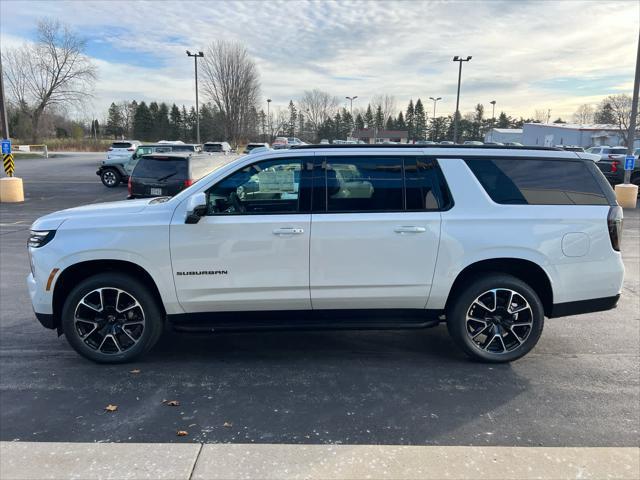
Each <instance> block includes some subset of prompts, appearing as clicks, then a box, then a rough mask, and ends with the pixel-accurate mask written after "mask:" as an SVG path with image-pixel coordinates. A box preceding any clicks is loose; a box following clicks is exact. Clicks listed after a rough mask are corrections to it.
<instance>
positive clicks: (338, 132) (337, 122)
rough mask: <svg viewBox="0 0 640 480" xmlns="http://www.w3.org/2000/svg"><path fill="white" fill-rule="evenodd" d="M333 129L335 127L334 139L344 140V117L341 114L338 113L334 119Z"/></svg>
mask: <svg viewBox="0 0 640 480" xmlns="http://www.w3.org/2000/svg"><path fill="white" fill-rule="evenodd" d="M333 127H334V133H333V135H334V137H333V138H339V139H341V140H342V139H343V136H342V134H343V132H344V126H343V123H342V117H341V116H340V112H336V115H335V117H333Z"/></svg>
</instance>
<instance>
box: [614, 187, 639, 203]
mask: <svg viewBox="0 0 640 480" xmlns="http://www.w3.org/2000/svg"><path fill="white" fill-rule="evenodd" d="M616 198H617V199H618V204H619V205H620V206H621V207H622V208H636V203H637V202H638V186H637V185H633V184H631V183H619V184H618V185H616Z"/></svg>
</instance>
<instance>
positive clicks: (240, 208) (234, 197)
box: [229, 192, 247, 213]
mask: <svg viewBox="0 0 640 480" xmlns="http://www.w3.org/2000/svg"><path fill="white" fill-rule="evenodd" d="M229 202H231V204H232V205H233V208H234V209H235V210H236V212H240V213H244V212H246V211H247V209H246V208H244V205H242V202H241V201H240V199H239V198H238V194H237V193H236V192H231V194H230V195H229Z"/></svg>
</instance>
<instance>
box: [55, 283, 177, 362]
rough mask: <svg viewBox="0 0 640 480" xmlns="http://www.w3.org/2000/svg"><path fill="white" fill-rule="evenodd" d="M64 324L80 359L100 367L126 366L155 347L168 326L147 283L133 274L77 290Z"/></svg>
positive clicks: (67, 307)
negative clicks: (105, 364)
mask: <svg viewBox="0 0 640 480" xmlns="http://www.w3.org/2000/svg"><path fill="white" fill-rule="evenodd" d="M61 323H62V330H63V331H64V334H65V337H66V338H67V341H68V342H69V344H70V345H71V346H72V347H73V348H74V349H75V350H76V351H77V352H78V353H79V354H80V355H82V356H84V357H86V358H88V359H90V360H93V361H94V362H98V363H124V362H129V361H131V360H133V359H135V358H137V357H139V356H140V355H142V354H144V353H145V352H147V351H148V350H149V349H150V348H151V347H153V345H154V344H155V343H156V342H157V341H158V339H159V338H160V335H161V333H162V326H163V323H164V322H163V317H162V311H161V310H160V308H159V306H158V304H157V301H156V300H155V298H154V297H153V295H152V294H151V293H150V292H149V290H148V289H147V288H146V287H145V286H144V285H142V284H141V283H140V282H138V281H137V280H135V279H134V278H132V277H129V276H127V275H122V274H118V273H102V274H98V275H95V276H93V277H90V278H88V279H86V280H84V281H82V282H80V284H79V285H78V286H77V287H76V288H74V289H73V290H72V291H71V293H70V294H69V296H68V297H67V300H66V301H65V304H64V307H63V309H62V322H61Z"/></svg>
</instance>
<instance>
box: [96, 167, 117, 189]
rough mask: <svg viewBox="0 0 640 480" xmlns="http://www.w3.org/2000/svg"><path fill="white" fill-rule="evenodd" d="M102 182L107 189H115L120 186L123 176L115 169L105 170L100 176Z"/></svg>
mask: <svg viewBox="0 0 640 480" xmlns="http://www.w3.org/2000/svg"><path fill="white" fill-rule="evenodd" d="M100 180H102V184H103V185H104V186H105V187H108V188H114V187H117V186H118V185H120V182H121V181H122V176H121V175H120V172H118V171H117V170H116V169H114V168H105V169H104V170H102V173H101V174H100Z"/></svg>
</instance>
